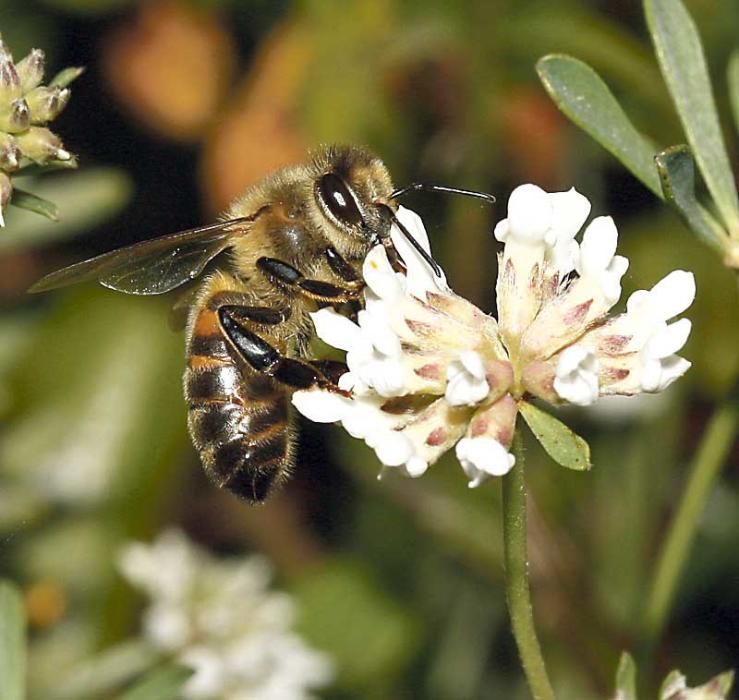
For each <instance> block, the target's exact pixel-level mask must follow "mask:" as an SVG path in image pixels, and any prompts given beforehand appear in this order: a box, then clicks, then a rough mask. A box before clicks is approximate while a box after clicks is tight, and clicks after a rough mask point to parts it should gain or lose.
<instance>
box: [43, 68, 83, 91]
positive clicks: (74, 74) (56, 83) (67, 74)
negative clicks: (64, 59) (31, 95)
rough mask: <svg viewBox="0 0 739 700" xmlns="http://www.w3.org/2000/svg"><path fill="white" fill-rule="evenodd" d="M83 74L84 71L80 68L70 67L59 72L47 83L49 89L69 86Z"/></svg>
mask: <svg viewBox="0 0 739 700" xmlns="http://www.w3.org/2000/svg"><path fill="white" fill-rule="evenodd" d="M84 72H85V69H84V68H82V67H81V66H71V67H70V68H65V69H64V70H60V71H59V72H58V73H57V74H56V75H55V76H54V77H53V78H52V79H51V82H50V83H49V87H61V88H65V87H67V85H69V84H70V83H71V82H72V81H73V80H77V78H79V77H80V76H81V75H82V74H83V73H84Z"/></svg>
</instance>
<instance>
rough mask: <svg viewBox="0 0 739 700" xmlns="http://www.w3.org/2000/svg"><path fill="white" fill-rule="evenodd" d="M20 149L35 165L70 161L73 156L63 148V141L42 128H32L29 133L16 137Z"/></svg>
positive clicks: (25, 132)
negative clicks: (52, 161) (51, 161)
mask: <svg viewBox="0 0 739 700" xmlns="http://www.w3.org/2000/svg"><path fill="white" fill-rule="evenodd" d="M16 141H17V143H18V147H19V148H20V149H21V151H22V152H23V155H24V156H25V157H26V158H30V159H31V160H32V161H34V162H35V163H40V164H43V163H46V162H48V161H50V160H69V159H70V158H71V157H72V155H71V154H70V153H69V151H65V150H64V148H63V147H62V140H61V139H60V138H59V137H58V136H57V135H56V134H55V133H53V132H51V131H49V129H46V128H44V127H42V126H32V127H31V128H30V129H28V131H24V132H23V133H22V134H18V135H17V136H16Z"/></svg>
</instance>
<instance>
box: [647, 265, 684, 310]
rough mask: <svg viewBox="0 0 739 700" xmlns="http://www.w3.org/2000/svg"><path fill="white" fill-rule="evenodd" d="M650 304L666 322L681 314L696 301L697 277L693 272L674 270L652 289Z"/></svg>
mask: <svg viewBox="0 0 739 700" xmlns="http://www.w3.org/2000/svg"><path fill="white" fill-rule="evenodd" d="M649 297H650V302H651V303H652V304H654V305H655V309H658V310H659V315H660V317H661V318H662V319H664V320H665V321H668V320H669V319H671V318H673V317H674V316H677V315H678V314H681V313H682V312H683V311H685V309H687V308H688V307H689V306H690V305H691V304H692V303H693V299H695V277H694V276H693V273H692V272H686V271H685V270H674V271H673V272H671V273H670V274H669V275H667V276H666V277H664V278H663V279H661V280H660V281H659V282H657V284H655V285H654V287H652V289H651V291H650V293H649Z"/></svg>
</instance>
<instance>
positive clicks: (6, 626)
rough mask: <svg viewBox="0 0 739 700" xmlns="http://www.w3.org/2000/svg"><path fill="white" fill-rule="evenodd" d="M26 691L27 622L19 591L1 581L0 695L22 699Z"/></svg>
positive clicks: (0, 696)
mask: <svg viewBox="0 0 739 700" xmlns="http://www.w3.org/2000/svg"><path fill="white" fill-rule="evenodd" d="M25 694H26V622H25V614H24V612H23V598H22V597H21V594H20V591H19V590H18V589H17V588H16V587H15V586H14V585H13V584H11V583H9V582H8V581H0V698H2V699H3V700H24V698H25Z"/></svg>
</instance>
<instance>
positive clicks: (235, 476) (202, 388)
mask: <svg viewBox="0 0 739 700" xmlns="http://www.w3.org/2000/svg"><path fill="white" fill-rule="evenodd" d="M187 353H188V362H187V369H186V370H185V377H184V389H185V399H186V401H187V403H188V427H189V430H190V435H191V437H192V441H193V443H194V445H195V447H196V449H197V450H198V452H199V453H200V457H201V459H202V462H203V466H204V468H205V471H206V473H207V474H208V476H209V477H210V478H211V479H212V480H213V481H214V482H215V483H216V484H218V485H219V486H222V487H225V488H227V489H229V490H231V491H233V492H234V493H235V494H236V495H238V496H241V497H242V498H246V499H248V500H250V501H254V502H261V501H263V500H264V499H265V498H266V497H267V495H268V493H269V491H270V489H271V487H272V486H273V485H275V484H277V483H279V482H281V481H282V480H283V479H284V478H285V477H286V476H287V474H288V473H289V471H290V468H291V466H292V460H293V448H292V441H291V435H290V420H289V418H290V416H289V397H288V395H287V393H286V392H285V390H284V388H282V387H281V386H280V385H279V384H277V383H276V382H275V381H274V380H272V379H271V378H270V377H267V376H265V375H261V374H258V373H257V372H255V371H254V370H253V369H251V368H250V367H248V366H246V365H245V364H244V363H243V362H240V361H238V360H237V359H236V358H235V357H234V355H233V354H232V351H231V349H230V346H229V343H228V341H227V340H226V338H225V336H224V334H223V331H222V329H221V327H220V325H219V322H218V317H217V313H216V311H215V310H213V309H211V308H208V307H207V306H206V307H203V308H201V309H200V310H199V312H198V313H197V315H196V317H195V319H194V323H193V325H192V331H191V337H190V341H189V344H188V349H187Z"/></svg>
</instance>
